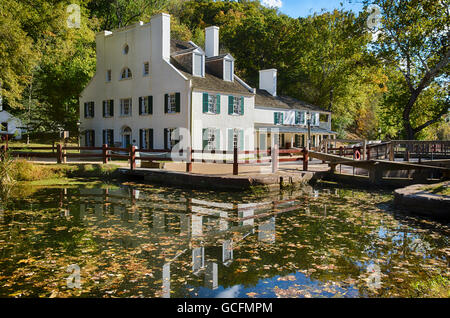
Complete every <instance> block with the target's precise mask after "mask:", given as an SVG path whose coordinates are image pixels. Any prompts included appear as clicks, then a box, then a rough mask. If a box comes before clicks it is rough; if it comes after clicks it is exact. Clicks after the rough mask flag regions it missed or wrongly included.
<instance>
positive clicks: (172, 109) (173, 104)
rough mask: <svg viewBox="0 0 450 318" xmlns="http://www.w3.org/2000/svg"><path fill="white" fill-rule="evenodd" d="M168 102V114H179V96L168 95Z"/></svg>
mask: <svg viewBox="0 0 450 318" xmlns="http://www.w3.org/2000/svg"><path fill="white" fill-rule="evenodd" d="M168 95H169V97H168V99H169V100H168V101H167V113H168V114H176V112H177V97H176V96H177V94H175V93H172V94H168Z"/></svg>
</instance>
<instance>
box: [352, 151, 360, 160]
mask: <svg viewBox="0 0 450 318" xmlns="http://www.w3.org/2000/svg"><path fill="white" fill-rule="evenodd" d="M353 158H354V159H355V160H361V153H360V152H359V150H355V153H354V154H353Z"/></svg>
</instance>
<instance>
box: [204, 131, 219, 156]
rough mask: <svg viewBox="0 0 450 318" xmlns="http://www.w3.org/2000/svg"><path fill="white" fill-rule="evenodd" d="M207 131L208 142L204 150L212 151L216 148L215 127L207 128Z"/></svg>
mask: <svg viewBox="0 0 450 318" xmlns="http://www.w3.org/2000/svg"><path fill="white" fill-rule="evenodd" d="M206 131H207V133H208V137H207V138H208V144H207V145H206V147H205V150H208V151H212V150H216V138H217V136H216V129H215V128H207V129H206Z"/></svg>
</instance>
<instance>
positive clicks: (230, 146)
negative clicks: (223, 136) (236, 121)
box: [228, 128, 234, 150]
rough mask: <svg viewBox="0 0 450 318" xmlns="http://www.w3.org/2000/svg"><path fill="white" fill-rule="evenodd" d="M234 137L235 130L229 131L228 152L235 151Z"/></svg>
mask: <svg viewBox="0 0 450 318" xmlns="http://www.w3.org/2000/svg"><path fill="white" fill-rule="evenodd" d="M233 137H234V133H233V129H232V128H231V129H228V150H233V148H234V147H233Z"/></svg>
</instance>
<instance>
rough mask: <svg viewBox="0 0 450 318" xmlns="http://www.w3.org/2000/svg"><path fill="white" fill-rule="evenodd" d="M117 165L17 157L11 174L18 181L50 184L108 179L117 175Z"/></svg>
mask: <svg viewBox="0 0 450 318" xmlns="http://www.w3.org/2000/svg"><path fill="white" fill-rule="evenodd" d="M117 168H118V166H117V165H114V164H106V165H105V164H59V165H48V164H35V163H31V162H29V161H26V160H23V159H19V160H14V162H13V168H12V170H13V172H12V176H13V178H14V180H16V181H20V182H30V183H31V184H39V185H51V184H67V183H71V184H73V182H77V181H78V182H81V181H80V180H77V179H80V178H81V179H86V178H90V179H101V180H109V179H114V178H115V177H116V176H117Z"/></svg>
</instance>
